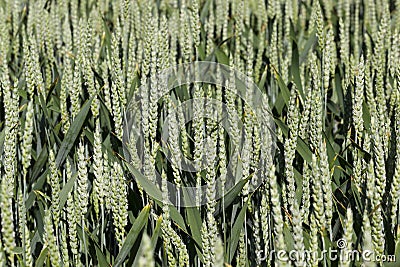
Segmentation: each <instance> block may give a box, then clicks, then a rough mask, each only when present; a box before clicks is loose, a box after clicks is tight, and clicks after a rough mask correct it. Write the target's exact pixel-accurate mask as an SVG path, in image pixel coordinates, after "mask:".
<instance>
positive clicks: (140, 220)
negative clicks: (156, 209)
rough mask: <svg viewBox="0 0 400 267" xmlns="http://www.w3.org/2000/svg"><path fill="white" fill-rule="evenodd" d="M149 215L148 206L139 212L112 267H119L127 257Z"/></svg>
mask: <svg viewBox="0 0 400 267" xmlns="http://www.w3.org/2000/svg"><path fill="white" fill-rule="evenodd" d="M149 214H150V205H147V206H145V207H144V208H143V209H142V211H141V212H140V214H139V216H138V217H137V218H136V220H135V222H134V223H133V225H132V227H131V230H130V231H129V233H128V235H127V236H126V239H125V242H124V244H123V245H122V247H121V250H120V252H119V253H118V256H117V258H116V259H115V263H114V266H115V267H117V266H120V265H122V263H123V262H124V260H125V258H126V256H128V254H129V252H130V250H131V248H132V247H133V245H134V244H135V241H136V239H137V238H138V236H139V234H140V232H141V231H142V229H143V227H144V226H145V225H146V223H147V220H148V217H149Z"/></svg>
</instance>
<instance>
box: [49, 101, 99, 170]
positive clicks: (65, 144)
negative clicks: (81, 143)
mask: <svg viewBox="0 0 400 267" xmlns="http://www.w3.org/2000/svg"><path fill="white" fill-rule="evenodd" d="M92 101H93V97H92V98H90V99H89V100H88V101H86V103H85V104H83V106H82V108H81V110H80V111H79V113H78V115H77V116H76V118H75V119H74V121H73V122H72V123H71V126H70V128H69V129H68V132H67V134H66V135H65V137H64V140H63V141H62V143H61V146H60V149H59V150H58V154H57V157H56V164H57V167H58V168H59V167H60V166H61V164H62V163H63V162H64V160H65V158H66V157H67V155H68V153H69V151H70V150H71V148H72V146H73V145H74V143H75V140H76V138H77V137H78V136H79V133H80V132H81V129H82V125H83V123H84V122H85V119H86V116H87V114H88V112H89V110H90V105H91V104H92Z"/></svg>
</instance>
